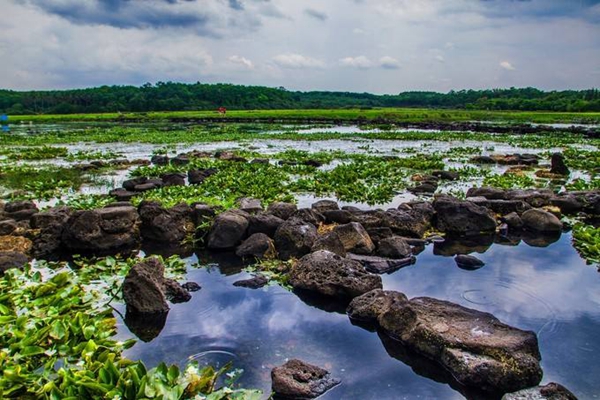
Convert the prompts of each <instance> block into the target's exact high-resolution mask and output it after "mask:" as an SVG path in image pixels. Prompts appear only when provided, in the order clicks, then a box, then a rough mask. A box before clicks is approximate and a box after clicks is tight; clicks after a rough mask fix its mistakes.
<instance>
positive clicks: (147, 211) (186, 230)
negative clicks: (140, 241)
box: [138, 201, 194, 243]
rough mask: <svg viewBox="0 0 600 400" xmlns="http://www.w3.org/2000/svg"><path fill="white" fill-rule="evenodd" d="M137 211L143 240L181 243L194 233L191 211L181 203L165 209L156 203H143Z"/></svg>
mask: <svg viewBox="0 0 600 400" xmlns="http://www.w3.org/2000/svg"><path fill="white" fill-rule="evenodd" d="M138 210H139V214H140V219H141V221H142V225H141V227H140V229H141V233H142V237H143V238H144V240H150V241H155V242H161V243H181V242H182V241H183V240H184V239H185V238H186V237H187V236H188V235H190V234H193V232H194V224H193V222H192V209H191V207H190V206H188V205H187V204H184V203H182V204H178V205H176V206H175V207H172V208H168V209H166V208H164V207H162V206H161V204H160V203H158V202H148V201H143V202H142V203H140V205H139V207H138Z"/></svg>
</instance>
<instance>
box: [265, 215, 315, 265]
mask: <svg viewBox="0 0 600 400" xmlns="http://www.w3.org/2000/svg"><path fill="white" fill-rule="evenodd" d="M316 240H317V228H315V226H314V225H313V224H310V223H307V222H304V221H302V220H300V219H297V218H295V217H294V218H291V219H288V220H287V221H285V222H284V223H283V224H281V226H280V227H279V228H278V229H277V232H275V248H276V249H277V253H278V254H279V258H280V259H282V260H289V259H290V258H292V257H295V258H299V257H302V256H303V255H305V254H308V253H309V252H310V251H311V249H312V247H313V245H314V243H315V241H316Z"/></svg>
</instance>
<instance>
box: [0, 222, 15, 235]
mask: <svg viewBox="0 0 600 400" xmlns="http://www.w3.org/2000/svg"><path fill="white" fill-rule="evenodd" d="M16 230H17V221H15V220H14V219H6V220H4V221H0V236H4V235H11V234H12V233H13V232H14V231H16Z"/></svg>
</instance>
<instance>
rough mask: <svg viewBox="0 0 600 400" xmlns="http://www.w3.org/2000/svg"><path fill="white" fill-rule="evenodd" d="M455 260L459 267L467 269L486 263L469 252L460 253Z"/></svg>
mask: <svg viewBox="0 0 600 400" xmlns="http://www.w3.org/2000/svg"><path fill="white" fill-rule="evenodd" d="M454 261H455V262H456V265H458V267H459V268H462V269H466V270H476V269H479V268H481V267H483V266H484V265H485V263H484V262H483V261H481V260H480V259H479V258H477V257H475V256H471V255H467V254H459V255H457V256H456V257H454Z"/></svg>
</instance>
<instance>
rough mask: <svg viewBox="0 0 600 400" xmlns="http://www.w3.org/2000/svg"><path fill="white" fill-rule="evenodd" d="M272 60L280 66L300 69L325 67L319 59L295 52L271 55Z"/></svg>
mask: <svg viewBox="0 0 600 400" xmlns="http://www.w3.org/2000/svg"><path fill="white" fill-rule="evenodd" d="M273 61H274V62H275V64H277V65H278V66H280V67H282V68H292V69H300V68H323V67H325V63H324V62H323V61H321V60H317V59H316V58H312V57H307V56H303V55H302V54H295V53H286V54H280V55H278V56H275V57H273Z"/></svg>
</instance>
